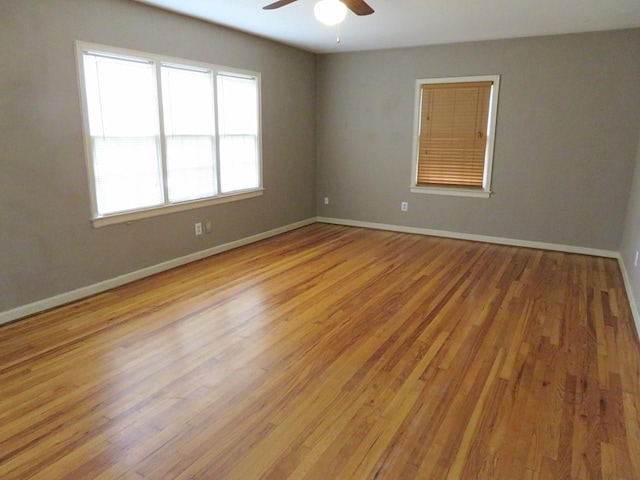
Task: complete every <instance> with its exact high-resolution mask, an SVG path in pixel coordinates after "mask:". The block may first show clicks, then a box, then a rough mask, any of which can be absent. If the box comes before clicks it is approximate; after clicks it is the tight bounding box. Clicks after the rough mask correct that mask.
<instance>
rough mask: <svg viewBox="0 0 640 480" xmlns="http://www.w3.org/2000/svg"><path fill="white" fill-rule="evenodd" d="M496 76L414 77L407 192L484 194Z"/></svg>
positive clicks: (488, 189)
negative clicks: (413, 127)
mask: <svg viewBox="0 0 640 480" xmlns="http://www.w3.org/2000/svg"><path fill="white" fill-rule="evenodd" d="M499 81H500V77H499V76H497V75H491V76H482V77H461V78H446V79H433V80H418V81H417V86H416V121H415V123H416V130H415V131H416V136H415V139H414V142H415V146H414V169H413V179H412V188H411V191H412V192H414V193H436V194H444V195H462V196H476V197H484V198H488V197H489V195H490V193H491V186H490V181H491V166H492V158H493V140H494V132H495V124H496V112H497V98H498V88H499Z"/></svg>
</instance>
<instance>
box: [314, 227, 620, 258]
mask: <svg viewBox="0 0 640 480" xmlns="http://www.w3.org/2000/svg"><path fill="white" fill-rule="evenodd" d="M316 220H317V221H318V222H320V223H332V224H335V225H346V226H350V227H362V228H374V229H376V230H390V231H392V232H402V233H416V234H418V235H430V236H433V237H446V238H455V239H458V240H472V241H474V242H485V243H496V244H498V245H510V246H512V247H524V248H537V249H540V250H554V251H556V252H566V253H579V254H582V255H591V256H594V257H607V258H619V257H620V254H619V253H618V252H615V251H613V250H600V249H597V248H588V247H577V246H574V245H562V244H558V243H546V242H531V241H529V240H517V239H513V238H503V237H491V236H487V235H475V234H473V233H459V232H449V231H446V230H432V229H430V228H417V227H405V226H403V225H388V224H385V223H372V222H360V221H358V220H345V219H342V218H327V217H317V218H316Z"/></svg>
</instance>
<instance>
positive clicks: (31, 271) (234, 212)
mask: <svg viewBox="0 0 640 480" xmlns="http://www.w3.org/2000/svg"><path fill="white" fill-rule="evenodd" d="M75 40H84V41H88V42H95V43H102V44H106V45H112V46H117V47H123V48H130V49H134V50H142V51H148V52H154V53H159V54H164V55H169V56H175V57H181V58H187V59H194V60H200V61H204V62H209V63H215V64H221V65H226V66H232V67H238V68H244V69H248V70H254V71H259V72H261V73H262V98H263V109H262V118H263V134H264V138H263V167H264V186H265V188H266V191H265V194H264V195H263V196H262V197H258V198H254V199H250V200H245V201H240V202H234V203H228V204H224V205H217V206H212V207H207V208H201V209H197V210H191V211H188V212H182V213H176V214H171V215H164V216H160V217H155V218H150V219H145V220H140V221H136V222H133V223H132V224H131V225H130V226H126V225H117V226H109V227H103V228H98V229H95V228H93V226H92V224H91V222H90V221H89V218H90V206H89V193H88V186H87V174H86V167H85V158H84V150H83V143H82V124H81V113H80V104H79V94H78V84H77V73H76V64H75V50H74V48H75V46H74V45H75V43H74V42H75ZM315 65H316V60H315V56H314V55H312V54H310V53H306V52H303V51H300V50H297V49H294V48H290V47H286V46H282V45H279V44H276V43H273V42H269V41H266V40H262V39H259V38H256V37H252V36H249V35H245V34H242V33H239V32H235V31H232V30H228V29H224V28H219V27H215V26H213V25H210V24H207V23H204V22H201V21H198V20H194V19H189V18H187V17H182V16H179V15H175V14H172V13H168V12H163V11H160V10H157V9H154V8H151V7H148V6H146V5H142V4H137V3H134V2H130V1H123V0H40V1H38V0H19V1H18V0H12V1H2V2H0V312H2V311H6V310H10V309H12V308H15V307H18V306H22V305H26V304H28V303H31V302H34V301H37V300H40V299H44V298H48V297H51V296H54V295H56V294H60V293H65V292H68V291H71V290H73V289H76V288H80V287H83V286H87V285H91V284H94V283H97V282H100V281H102V280H106V279H110V278H113V277H116V276H119V275H122V274H125V273H128V272H132V271H135V270H139V269H141V268H144V267H147V266H150V265H155V264H158V263H161V262H163V261H167V260H171V259H174V258H178V257H180V256H183V255H187V254H190V253H193V252H197V251H200V250H204V249H206V248H210V247H213V246H215V245H219V244H223V243H227V242H230V241H232V240H236V239H240V238H244V237H247V236H250V235H253V234H256V233H260V232H264V231H268V230H270V229H273V228H277V227H280V226H284V225H288V224H291V223H294V222H297V221H300V220H304V219H307V218H309V217H313V216H314V215H315V208H316V206H315V197H316V194H315V129H316V126H315V121H316V119H315V92H316V87H315V78H316V70H315V68H316V67H315ZM207 219H209V220H211V221H212V222H213V233H212V234H210V235H203V236H202V237H195V236H194V227H193V225H194V223H195V222H197V221H205V220H207Z"/></svg>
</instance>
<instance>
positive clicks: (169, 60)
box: [76, 41, 264, 227]
mask: <svg viewBox="0 0 640 480" xmlns="http://www.w3.org/2000/svg"><path fill="white" fill-rule="evenodd" d="M85 52H94V53H103V54H105V55H113V56H121V57H123V58H130V59H136V60H143V61H150V62H153V63H154V64H155V66H156V76H157V77H158V78H159V76H160V68H161V66H162V65H163V64H164V65H167V64H174V65H181V66H188V67H191V68H195V69H204V70H208V71H211V72H212V74H213V88H214V92H213V95H214V104H215V109H216V111H215V112H214V115H215V119H216V121H215V138H216V141H215V153H214V155H215V169H216V171H215V174H216V177H217V181H218V192H217V194H216V195H215V196H211V197H206V198H204V199H202V198H201V199H195V200H189V201H184V202H179V203H169V201H168V198H166V194H165V203H164V204H162V205H158V206H154V207H150V208H144V209H139V210H131V211H127V212H122V213H113V214H106V215H100V214H99V213H98V208H97V199H96V185H95V176H94V173H95V172H94V164H93V153H92V146H91V136H90V130H89V113H88V108H87V98H86V92H85V79H84V67H83V65H84V63H83V59H84V54H85ZM76 62H77V69H78V84H79V91H80V100H81V107H82V121H83V134H84V148H85V159H86V165H87V176H88V181H89V191H90V195H91V221H92V223H93V226H94V227H102V226H106V225H113V224H118V223H126V222H131V221H133V220H139V219H142V218H148V217H154V216H158V215H165V214H169V213H175V212H180V211H185V210H191V209H194V208H201V207H206V206H209V205H217V204H221V203H228V202H235V201H239V200H245V199H248V198H254V197H257V196H260V195H263V193H264V187H263V169H262V99H261V75H260V73H259V72H253V71H249V70H242V69H238V68H232V67H226V66H222V65H214V64H209V63H203V62H198V61H194V60H186V59H182V58H176V57H168V56H164V55H157V54H153V53H148V52H141V51H136V50H129V49H124V48H118V47H111V46H107V45H100V44H95V43H88V42H83V41H76ZM218 74H223V75H236V76H240V77H247V78H254V79H255V80H256V87H257V103H258V105H257V115H258V118H257V122H258V133H257V135H258V139H257V156H258V158H257V169H258V186H257V187H255V188H249V189H245V190H240V191H234V192H230V193H221V191H220V142H219V141H218V138H219V134H218V128H219V127H218V105H217V94H218V92H217V88H218V87H217V75H218ZM158 95H159V96H160V93H159V94H158ZM158 101H160V100H158ZM159 120H161V118H160V119H159ZM161 143H162V144H164V132H162V133H161ZM165 161H166V159H165V158H164V155H163V158H162V162H163V168H166V167H165V165H164V163H165ZM165 190H166V185H165Z"/></svg>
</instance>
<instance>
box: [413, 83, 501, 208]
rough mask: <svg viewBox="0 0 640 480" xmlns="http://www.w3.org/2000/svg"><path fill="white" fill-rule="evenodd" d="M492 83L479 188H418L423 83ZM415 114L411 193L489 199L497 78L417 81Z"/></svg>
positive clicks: (497, 88)
mask: <svg viewBox="0 0 640 480" xmlns="http://www.w3.org/2000/svg"><path fill="white" fill-rule="evenodd" d="M486 81H491V82H493V88H492V89H491V98H490V100H489V121H488V122H487V149H486V153H485V157H484V177H483V181H482V189H481V190H479V189H472V188H461V187H435V186H434V187H425V186H419V185H417V178H418V149H419V143H420V140H419V139H420V118H421V116H420V114H421V107H422V95H421V87H422V85H426V84H438V83H465V82H486ZM415 89H416V90H415V102H414V105H415V111H414V119H413V160H412V164H411V165H412V168H411V184H410V191H411V193H423V194H429V195H451V196H457V197H475V198H489V197H490V195H491V193H493V192H492V191H491V172H492V168H493V151H494V142H495V131H496V121H497V116H498V96H499V92H500V75H480V76H471V77H448V78H423V79H418V80H416V87H415Z"/></svg>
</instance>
